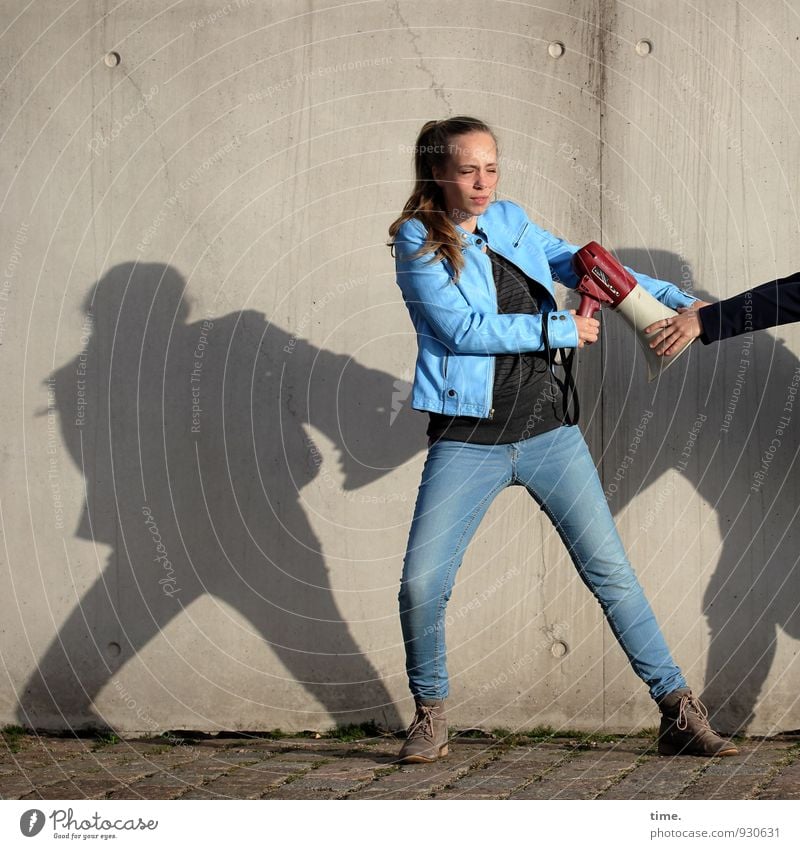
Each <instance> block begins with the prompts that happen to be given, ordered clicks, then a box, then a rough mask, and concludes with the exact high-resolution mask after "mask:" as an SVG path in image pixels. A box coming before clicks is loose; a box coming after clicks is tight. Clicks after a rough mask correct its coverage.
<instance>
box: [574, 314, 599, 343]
mask: <svg viewBox="0 0 800 849" xmlns="http://www.w3.org/2000/svg"><path fill="white" fill-rule="evenodd" d="M570 313H571V315H572V318H573V319H574V320H575V324H576V326H577V328H578V347H579V348H582V347H583V346H584V345H591V344H592V342H596V341H597V340H598V339H599V338H600V322H599V321H598V320H597V319H596V318H587V317H586V316H585V315H577V314H576V312H575V310H570Z"/></svg>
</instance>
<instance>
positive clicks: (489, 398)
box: [486, 248, 497, 419]
mask: <svg viewBox="0 0 800 849" xmlns="http://www.w3.org/2000/svg"><path fill="white" fill-rule="evenodd" d="M492 250H494V248H492ZM486 258H487V259H489V257H488V255H486ZM489 280H490V281H491V292H492V298H494V311H495V312H497V286H496V285H495V282H494V272H493V270H492V261H491V260H490V259H489ZM496 365H497V360H496V359H495V358H494V356H492V358H491V363H490V369H489V371H490V373H491V377H490V378H489V382H488V386H487V390H488V391H487V396H486V406H487V407H488V408H489V416H488V418H490V419H493V418H494V407H493V406H492V401H493V400H494V398H493V397H492V391H493V389H494V372H495V368H496Z"/></svg>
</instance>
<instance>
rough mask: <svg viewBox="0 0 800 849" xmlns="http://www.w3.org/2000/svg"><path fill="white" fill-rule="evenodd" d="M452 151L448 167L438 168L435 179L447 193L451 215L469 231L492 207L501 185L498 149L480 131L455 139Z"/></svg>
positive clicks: (447, 205) (435, 171)
mask: <svg viewBox="0 0 800 849" xmlns="http://www.w3.org/2000/svg"><path fill="white" fill-rule="evenodd" d="M449 148H450V150H449V153H450V156H449V158H448V161H447V164H446V165H445V166H444V168H442V169H434V172H433V176H434V179H435V181H436V185H437V186H439V187H441V189H442V191H443V192H444V200H445V207H446V211H447V214H448V215H449V216H450V218H451V219H453V221H455V222H456V223H457V224H460V225H461V226H462V227H464V228H465V229H467V230H469V229H471V227H474V225H475V221H474V218H475V216H476V215H480V214H481V213H482V212H483V211H484V210H485V209H486V208H487V207H488V206H489V201H490V200H491V199H492V194H493V192H494V189H495V186H496V185H497V179H498V173H497V148H496V147H495V143H494V139H493V138H492V136H491V135H490V134H489V133H485V132H478V131H476V132H474V133H466V134H465V135H463V136H452V137H451V138H450V144H449ZM470 225H471V227H470Z"/></svg>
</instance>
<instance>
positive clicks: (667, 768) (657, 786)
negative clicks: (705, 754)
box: [598, 755, 707, 799]
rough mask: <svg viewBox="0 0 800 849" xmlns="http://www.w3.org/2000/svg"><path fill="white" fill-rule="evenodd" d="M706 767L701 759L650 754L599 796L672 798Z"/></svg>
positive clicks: (615, 797) (614, 797)
mask: <svg viewBox="0 0 800 849" xmlns="http://www.w3.org/2000/svg"><path fill="white" fill-rule="evenodd" d="M706 766H707V763H706V762H705V759H703V758H688V757H682V758H667V757H662V756H660V755H649V756H646V757H644V758H643V759H642V760H640V761H639V762H638V765H636V767H635V769H633V770H632V771H631V772H628V773H627V774H625V775H623V776H622V777H621V778H620V780H619V781H618V782H616V783H615V784H613V785H612V786H611V787H609V788H608V789H607V790H604V791H603V792H602V793H601V794H600V795H599V796H598V798H600V799H675V798H677V796H678V795H679V794H680V793H681V791H682V790H683V789H684V788H685V787H686V786H687V785H688V784H689V783H691V781H692V780H693V779H694V778H695V777H696V776H697V775H698V774H699V773H701V772H702V771H703V769H705V767H706Z"/></svg>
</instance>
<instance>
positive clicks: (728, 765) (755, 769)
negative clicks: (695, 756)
mask: <svg viewBox="0 0 800 849" xmlns="http://www.w3.org/2000/svg"><path fill="white" fill-rule="evenodd" d="M790 749H791V745H790V744H789V743H771V744H767V743H765V744H762V745H760V746H750V747H746V746H742V747H740V754H739V755H738V756H734V757H727V758H712V759H711V760H710V761H707V764H708V766H707V767H706V769H704V770H703V772H702V773H701V774H700V775H699V776H698V777H697V778H696V780H695V781H693V782H692V783H691V784H690V785H688V786H687V787H685V788H684V789H683V790H682V791H681V793H680V794H679V795H678V796H677V797H676V798H678V799H750V798H752V797H753V795H754V794H755V793H756V792H757V790H758V788H759V787H760V786H761V785H763V784H764V783H765V782H766V781H768V780H769V779H770V778H771V777H772V775H774V774H775V772H776V771H777V769H778V767H777V764H779V763H780V762H781V761H782V760H783V759H784V758H785V757H786V755H787V752H788V751H789V750H790Z"/></svg>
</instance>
